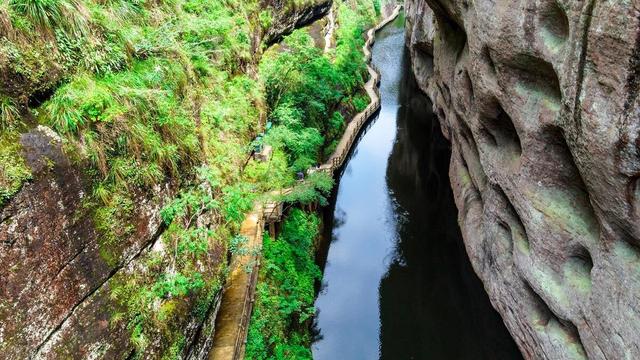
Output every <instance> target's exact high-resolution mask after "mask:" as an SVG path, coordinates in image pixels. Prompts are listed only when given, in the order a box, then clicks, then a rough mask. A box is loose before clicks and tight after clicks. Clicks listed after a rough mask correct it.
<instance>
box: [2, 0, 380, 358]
mask: <svg viewBox="0 0 640 360" xmlns="http://www.w3.org/2000/svg"><path fill="white" fill-rule="evenodd" d="M317 2H318V0H287V1H285V4H284V5H285V6H284V7H285V9H286V11H289V10H292V9H296V8H300V7H302V6H307V5H309V4H311V3H317ZM263 3H264V2H262V1H259V0H243V1H237V0H220V1H211V0H158V1H145V0H106V1H97V0H4V1H2V2H1V3H0V35H1V36H0V67H1V68H2V70H3V73H4V74H6V76H7V78H8V79H9V80H10V81H7V82H5V84H4V85H0V86H1V87H0V207H2V206H4V205H5V204H6V202H7V201H8V200H10V198H11V197H12V196H14V195H15V193H17V192H18V191H19V189H20V188H21V187H22V186H23V184H24V183H25V182H26V181H29V180H30V179H31V178H32V174H31V171H30V170H29V167H28V166H27V164H26V163H25V160H24V159H23V157H22V155H21V152H22V149H21V145H20V142H19V137H20V133H21V132H25V131H27V130H28V129H30V128H33V127H35V126H37V125H44V126H47V127H50V128H52V129H53V130H54V131H55V132H57V133H58V134H59V135H60V136H61V138H62V144H63V146H64V150H65V152H66V154H68V155H69V157H70V158H71V159H72V160H73V161H74V162H75V164H76V165H77V166H78V167H79V168H81V169H84V171H85V174H84V175H85V177H84V178H85V179H86V180H87V181H88V182H89V184H90V186H91V192H90V193H89V194H87V195H88V196H86V197H85V198H84V200H83V201H84V203H83V204H82V205H83V206H82V207H81V211H82V214H78V217H80V216H84V214H90V216H91V217H92V220H93V224H94V226H95V229H96V230H97V232H98V234H99V237H98V245H99V251H100V255H101V257H102V260H103V261H104V262H105V264H106V265H108V266H110V267H114V266H119V265H124V264H123V262H124V260H125V256H124V255H125V254H126V255H127V256H130V255H131V254H129V253H127V251H129V250H131V249H130V248H129V247H130V246H131V243H132V240H136V241H139V238H137V236H138V235H141V234H140V233H143V234H142V235H144V236H147V237H148V236H151V235H153V234H146V233H144V232H145V230H147V229H148V225H149V224H148V223H149V219H145V218H144V217H143V216H142V215H141V212H142V210H147V209H141V204H144V205H145V206H148V207H153V206H155V207H156V208H158V207H161V208H162V211H161V218H162V223H163V224H162V230H163V231H162V234H161V236H160V237H159V239H158V240H157V241H156V242H155V243H154V246H153V248H152V249H150V250H149V251H148V252H146V251H145V252H144V253H143V254H142V255H141V256H140V259H138V260H136V262H135V263H136V266H135V267H134V268H131V267H125V269H124V270H123V271H121V272H118V274H117V275H116V276H114V278H113V279H112V280H110V282H109V288H110V291H111V293H110V297H111V300H112V302H113V303H112V304H111V305H112V310H113V316H112V319H111V322H112V324H111V326H113V327H120V328H125V329H127V330H128V332H129V334H130V336H131V342H132V343H133V344H134V345H135V346H136V349H137V352H136V353H137V354H138V355H139V354H143V353H144V352H145V351H151V350H153V351H155V352H157V353H160V354H163V356H165V357H166V358H175V357H177V356H178V355H179V354H181V353H182V351H183V347H184V346H185V343H186V340H185V338H184V325H185V324H187V323H188V322H189V321H191V319H193V318H196V319H203V318H204V316H205V315H206V310H207V309H208V308H209V307H210V305H211V302H212V301H213V299H214V298H215V296H216V294H218V293H219V291H220V289H221V286H222V284H223V283H224V280H225V276H226V271H227V269H226V258H227V252H228V251H232V252H237V251H244V250H243V249H241V246H239V245H238V244H239V243H238V242H239V239H240V238H239V237H238V236H236V235H237V233H238V230H239V226H240V223H241V221H242V219H243V218H244V216H245V214H246V212H247V211H249V210H250V209H251V207H252V205H253V203H254V201H257V200H258V199H260V197H261V196H264V194H267V193H270V192H272V191H274V190H279V189H283V188H290V187H293V191H292V192H291V193H290V194H289V195H287V196H285V197H284V198H283V199H282V200H284V201H286V202H289V203H301V204H310V203H320V204H323V203H325V202H326V196H327V194H328V192H329V191H330V189H331V187H332V185H333V180H332V178H331V177H330V176H328V175H327V174H324V173H315V174H313V175H311V176H309V177H308V179H306V180H305V181H303V182H297V181H296V180H295V174H296V172H299V171H305V170H307V169H308V168H309V167H311V166H313V165H315V164H318V163H320V162H322V161H323V160H324V159H325V158H326V156H327V155H328V154H330V153H331V151H332V150H333V148H334V147H335V142H336V140H337V139H338V138H339V137H340V135H341V133H342V131H343V129H344V123H345V119H348V118H350V116H351V115H352V114H353V113H354V112H356V111H358V110H359V109H360V108H361V107H362V106H363V104H364V105H365V106H366V102H365V101H367V100H366V97H364V95H363V93H362V90H361V86H362V84H363V83H364V80H365V79H364V76H365V75H366V72H365V64H364V61H363V59H362V54H361V50H360V49H361V47H362V45H363V38H362V31H363V29H364V28H366V27H367V26H368V25H369V24H370V22H371V20H372V19H373V17H374V16H375V10H374V8H373V4H372V3H371V0H357V1H356V0H349V1H345V2H342V3H340V4H338V5H337V6H338V10H339V12H338V24H339V28H338V29H337V31H336V33H335V35H336V37H337V42H336V43H337V46H336V48H335V50H333V51H331V52H329V53H328V54H323V53H322V51H321V50H320V49H317V48H315V47H314V44H313V41H312V40H311V37H310V36H309V34H308V33H307V31H306V30H300V31H296V32H295V33H294V34H292V35H291V36H289V37H288V38H287V39H286V40H285V41H284V43H283V44H281V45H277V46H275V47H274V48H273V49H271V50H269V51H267V53H266V54H265V56H264V57H263V58H262V60H261V54H260V53H261V52H262V51H263V44H260V43H259V41H257V40H259V36H260V35H262V34H264V30H265V29H266V28H268V27H269V26H271V24H272V23H273V22H274V21H277V17H276V15H278V14H275V13H274V10H273V9H272V8H271V7H263V6H262V5H261V4H263ZM280 15H281V14H280ZM258 62H259V63H258ZM265 120H268V121H270V122H271V123H272V124H273V127H271V128H270V129H269V130H268V131H266V133H265V134H264V137H263V138H262V140H261V141H260V143H261V144H268V145H272V146H273V149H274V152H273V156H272V159H271V161H269V162H266V163H260V162H249V163H248V164H247V165H246V167H245V166H244V165H245V162H246V159H247V156H248V155H249V152H250V151H249V150H250V146H249V144H251V143H252V141H253V139H254V138H255V136H256V134H257V133H259V132H261V131H262V128H263V127H264V125H265V124H264V122H265ZM296 214H297V215H296ZM290 222H291V223H290V224H289V225H286V226H288V227H290V228H291V229H290V230H289V235H284V234H283V236H287V237H286V239H287V240H286V241H287V242H289V243H290V246H289V247H283V248H281V249H279V248H278V246H276V245H275V244H276V243H277V242H274V243H273V244H274V246H273V247H272V248H271V249H270V250H269V249H267V250H266V251H267V257H271V258H270V259H269V260H268V261H272V262H273V264H278V263H279V261H280V260H278V259H275V258H273V257H274V256H279V255H278V254H282V256H283V258H282V261H284V262H283V263H282V264H293V265H295V267H294V268H292V269H289V270H290V271H293V273H290V274H288V275H287V276H289V275H293V274H294V273H295V274H298V275H296V276H298V280H297V281H296V282H295V283H291V284H290V286H292V287H291V289H290V291H289V290H287V291H288V293H286V294H285V293H284V292H281V293H280V295H278V296H283V297H285V298H286V299H289V300H291V301H294V299H298V300H296V301H298V302H300V304H298V303H296V302H295V301H294V302H293V303H291V304H289V310H287V312H285V313H284V314H285V315H286V316H294V317H295V319H294V320H295V321H298V323H297V324H298V325H296V326H297V329H298V330H299V332H296V331H298V330H296V331H294V332H290V331H289V330H287V329H285V328H284V327H283V328H282V329H281V330H278V331H281V333H280V335H279V336H283V337H288V336H289V335H291V338H290V339H288V340H286V341H284V342H283V345H282V346H283V347H281V348H279V349H280V350H277V351H278V352H279V353H280V354H282V356H285V357H287V356H289V355H287V354H294V353H295V354H302V355H301V356H306V355H304V354H307V353H308V350H305V349H306V345H307V343H308V334H307V333H306V330H305V329H304V326H302V323H303V322H304V321H305V319H307V318H308V317H309V316H310V314H311V313H312V311H311V310H310V308H309V306H310V304H311V303H312V302H313V291H312V287H313V282H314V281H315V279H316V278H317V276H319V275H318V272H317V269H315V268H313V266H312V264H313V257H312V248H311V245H310V244H312V241H311V239H313V237H314V236H315V235H316V232H317V219H315V218H314V217H313V216H311V215H306V214H302V213H301V212H298V210H294V211H293V213H292V219H291V220H290ZM286 226H285V227H286ZM294 229H295V231H294ZM298 258H299V259H298ZM292 259H297V260H295V261H294V263H291V261H293V260H292ZM287 266H289V265H287ZM289 270H287V271H289ZM283 271H284V270H283ZM283 274H284V273H282V274H280V275H278V276H284V275H283ZM276 275H277V272H270V273H269V274H268V275H265V276H267V277H269V278H271V277H272V276H276ZM281 280H282V278H273V279H271V280H268V282H270V281H273V282H272V284H277V283H278V282H279V281H281ZM273 286H274V287H269V286H266V285H265V286H263V290H261V293H265V295H267V293H268V292H269V291H270V290H269V289H276V288H279V287H278V286H279V285H277V286H276V285H273ZM309 289H311V290H309ZM281 290H282V289H281ZM282 291H284V290H282ZM269 296H271V295H269ZM294 303H295V304H294ZM265 304H267V303H265ZM264 309H265V310H264V311H265V313H268V312H269V311H271V310H269V309H267V305H265V307H264ZM273 314H274V313H273ZM286 321H289V320H286V319H285V318H283V320H282V321H281V322H279V323H280V324H283V326H285V322H286ZM295 321H294V322H295ZM259 323H260V321H258V324H259ZM287 324H288V323H287ZM158 334H160V335H161V336H162V338H163V339H164V340H165V341H163V342H162V343H160V344H158V343H157V342H156V343H154V342H153V341H151V340H152V339H157V338H158V336H157V335H158ZM295 334H298V335H295ZM265 336H267V337H268V338H270V339H271V338H274V337H273V336H276V335H269V334H265ZM296 336H297V338H296ZM296 339H297V340H296ZM287 344H289V345H291V346H290V347H288V346H289V345H287ZM295 344H298V345H300V346H305V349H301V348H298V349H297V350H296V346H297V345H295ZM153 347H155V348H153ZM287 347H288V348H287ZM294 350H295V351H294ZM256 351H258V350H256ZM265 351H267V352H269V353H270V352H271V351H276V349H275V348H272V347H269V348H268V350H265ZM292 351H293V352H292ZM294 357H295V356H294Z"/></svg>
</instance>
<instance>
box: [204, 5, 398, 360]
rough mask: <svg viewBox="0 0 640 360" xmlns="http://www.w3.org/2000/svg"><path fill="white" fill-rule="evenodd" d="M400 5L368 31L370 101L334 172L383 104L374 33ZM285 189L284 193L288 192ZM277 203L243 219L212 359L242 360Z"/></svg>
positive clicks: (346, 137) (330, 165) (333, 160)
mask: <svg viewBox="0 0 640 360" xmlns="http://www.w3.org/2000/svg"><path fill="white" fill-rule="evenodd" d="M401 7H402V6H401V5H398V6H397V7H396V8H395V9H394V10H393V12H392V13H391V15H389V16H388V17H387V18H385V19H384V20H382V21H381V22H380V23H379V24H378V25H377V26H376V27H374V28H372V29H370V30H369V31H368V32H367V41H366V43H365V45H364V48H363V52H364V56H365V59H366V62H367V70H368V71H369V81H367V83H366V84H365V90H366V91H367V94H368V95H369V97H370V98H371V102H370V103H369V105H368V106H367V108H366V109H364V110H363V111H362V112H360V113H358V114H356V115H355V116H354V117H353V120H351V122H349V124H348V125H347V128H346V129H345V132H344V134H343V135H342V138H341V139H340V142H339V143H338V146H337V147H336V149H335V151H334V152H333V154H332V155H331V156H330V157H329V160H328V161H327V162H326V163H325V164H323V165H321V166H320V169H321V170H323V171H327V172H332V173H333V171H334V170H336V169H338V168H340V167H341V166H342V165H343V164H344V161H345V159H346V156H347V154H348V153H349V151H350V150H351V146H352V145H353V142H354V141H355V139H356V137H357V136H358V133H359V132H360V130H361V129H362V126H363V125H364V123H365V122H366V121H367V120H368V119H369V117H370V116H371V115H372V114H373V113H375V112H376V111H377V110H378V109H379V108H380V95H379V93H378V84H379V82H380V74H379V73H378V72H377V71H376V70H375V69H374V68H373V67H372V65H371V64H370V62H371V46H372V45H373V43H374V41H375V33H376V31H377V30H379V29H381V28H382V27H383V26H385V25H386V24H388V23H389V22H390V21H392V20H393V19H395V18H396V16H398V14H399V13H400V9H401ZM288 190H290V189H285V190H283V191H281V193H286V192H287V191H288ZM275 205H276V204H265V205H264V207H263V206H262V204H257V205H256V206H255V207H254V209H253V211H252V212H251V213H249V214H248V215H247V217H246V218H245V219H244V221H243V222H242V226H241V229H240V234H241V235H243V236H245V237H246V238H247V239H248V241H247V244H246V246H247V248H248V249H249V253H247V254H243V255H235V256H234V257H233V259H232V261H231V265H230V273H229V278H228V279H227V284H226V286H225V288H224V293H223V295H222V304H221V306H220V310H219V311H218V316H217V318H216V324H215V334H214V338H213V347H212V348H211V350H210V352H209V359H210V360H240V359H243V358H244V352H245V345H246V338H247V330H248V326H249V320H250V319H251V310H252V309H253V302H254V298H255V288H256V283H257V280H258V270H259V267H260V256H261V249H262V231H263V229H264V216H265V214H264V210H263V209H264V208H275V207H276V206H275Z"/></svg>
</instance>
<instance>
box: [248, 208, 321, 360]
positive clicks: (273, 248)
mask: <svg viewBox="0 0 640 360" xmlns="http://www.w3.org/2000/svg"><path fill="white" fill-rule="evenodd" d="M318 226H319V219H318V217H317V216H316V215H314V214H307V213H304V212H303V211H302V210H299V209H294V210H292V211H291V213H290V214H289V216H288V218H287V220H286V221H285V222H284V225H283V229H282V234H281V235H280V236H279V237H278V239H277V240H276V239H271V238H269V236H268V235H267V236H265V239H264V247H263V259H264V260H263V264H262V267H261V270H260V282H259V283H258V288H257V300H256V304H255V306H254V309H253V316H252V319H251V326H250V328H249V338H248V343H247V349H246V358H247V359H254V360H258V359H311V351H310V343H311V337H310V335H309V330H308V328H309V320H310V319H311V317H312V316H313V315H314V313H315V310H314V307H313V301H314V299H315V288H314V285H315V282H316V281H317V280H319V279H320V278H321V276H322V274H321V273H320V269H319V268H318V266H317V265H316V264H315V262H314V253H315V249H314V246H313V241H314V239H315V237H316V236H317V235H318Z"/></svg>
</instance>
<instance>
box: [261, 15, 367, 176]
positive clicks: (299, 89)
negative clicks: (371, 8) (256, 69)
mask: <svg viewBox="0 0 640 360" xmlns="http://www.w3.org/2000/svg"><path fill="white" fill-rule="evenodd" d="M357 9H359V8H357ZM361 11H364V10H361ZM371 20H372V18H371V17H370V12H357V10H354V9H352V8H351V6H350V5H349V4H347V3H342V4H340V5H339V6H338V22H339V28H338V30H337V34H336V35H337V46H336V48H335V51H333V52H332V53H330V54H328V55H323V53H322V50H321V49H318V48H316V47H315V46H314V42H313V39H312V38H311V36H310V35H309V33H308V32H307V31H306V29H301V30H297V31H295V32H294V33H293V34H291V35H290V36H288V37H287V38H285V40H284V42H283V44H282V46H281V47H279V48H274V49H272V50H271V51H270V52H268V53H266V54H265V56H264V58H263V61H262V62H261V64H260V75H261V78H262V79H264V82H265V88H266V101H267V105H268V107H269V109H270V110H271V111H270V120H271V121H272V122H273V123H274V127H273V129H271V130H270V131H269V132H268V133H267V136H266V138H265V142H267V143H270V144H272V145H274V146H275V147H276V148H282V149H284V151H285V152H286V154H287V156H288V159H289V163H290V164H291V167H292V169H293V170H294V171H304V170H305V169H307V168H309V167H310V166H312V165H314V164H318V163H320V162H322V160H323V156H324V155H328V154H330V152H331V151H332V150H333V148H334V146H335V144H332V143H333V142H334V141H336V140H337V139H339V137H340V135H341V134H342V131H343V130H344V126H345V123H344V119H345V117H347V116H349V115H350V114H353V113H355V112H357V111H358V110H357V109H358V107H362V101H363V100H362V99H363V97H362V96H360V95H356V96H355V97H353V96H354V95H355V94H357V93H358V91H361V88H362V86H363V85H364V82H365V77H364V76H365V75H366V64H365V62H364V59H363V57H362V51H361V49H362V46H363V45H364V39H363V37H362V33H363V31H364V29H365V27H367V25H368V24H369V23H371ZM354 99H355V101H354ZM366 104H368V100H366V103H365V106H366ZM341 111H343V112H344V114H343V113H341ZM327 120H329V121H327ZM323 150H325V152H324V153H323Z"/></svg>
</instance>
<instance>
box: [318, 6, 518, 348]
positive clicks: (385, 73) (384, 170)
mask: <svg viewBox="0 0 640 360" xmlns="http://www.w3.org/2000/svg"><path fill="white" fill-rule="evenodd" d="M403 23H404V19H403V17H402V16H400V17H399V18H398V19H396V21H394V22H393V23H392V24H390V25H388V26H387V27H386V28H384V29H383V30H381V31H380V32H379V33H378V35H377V40H376V44H375V45H374V47H373V63H374V64H375V65H376V66H377V67H378V68H379V69H380V72H381V75H382V81H381V85H380V86H381V87H380V93H381V98H382V108H381V110H380V113H379V116H378V117H377V118H376V119H374V120H373V121H372V124H371V125H370V126H369V128H368V130H367V131H366V132H365V134H364V135H362V136H361V139H360V140H359V142H358V144H357V145H356V147H355V149H354V150H353V154H352V156H351V157H350V159H349V160H348V161H347V163H346V164H345V168H344V171H343V173H342V175H341V177H340V179H339V185H338V189H337V194H336V197H335V200H334V203H333V204H332V205H333V206H332V207H331V208H330V211H331V212H332V214H330V216H329V222H328V223H327V225H328V226H327V228H328V232H329V234H328V235H327V238H328V239H331V244H330V248H329V249H328V254H327V255H326V256H327V260H326V267H325V269H324V280H323V282H324V284H323V289H322V291H321V293H320V295H319V297H318V300H317V302H316V306H317V308H318V310H319V313H318V316H317V319H316V320H317V321H316V326H317V331H318V332H319V334H318V340H317V341H316V343H315V344H314V347H313V355H314V359H316V360H323V359H375V358H382V359H518V358H520V357H521V355H520V353H519V352H518V350H517V348H516V346H515V344H514V342H513V340H512V339H511V338H510V336H509V333H508V332H507V330H506V328H505V327H504V325H503V323H502V320H501V319H500V317H499V316H498V314H497V313H496V312H495V311H494V309H493V308H492V307H491V304H490V303H489V299H488V297H487V295H486V294H485V292H484V289H483V287H482V284H481V283H480V281H479V280H478V278H477V277H476V275H475V274H474V272H473V270H472V268H471V265H470V264H469V260H468V259H467V255H466V253H465V250H464V245H463V242H462V239H461V236H460V230H459V228H458V225H457V222H456V219H457V213H456V208H455V204H454V202H453V197H452V193H451V189H450V185H449V181H448V164H449V156H450V146H449V144H448V143H447V141H446V140H445V139H444V138H443V137H442V134H441V133H440V128H439V125H438V122H437V119H436V118H435V117H434V115H433V114H431V113H430V109H431V103H429V101H428V99H427V98H426V97H424V96H423V95H421V93H419V91H418V90H417V88H416V86H415V81H414V80H413V78H412V76H411V74H410V70H409V69H410V66H409V64H408V57H407V56H404V55H403V53H404V34H403Z"/></svg>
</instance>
